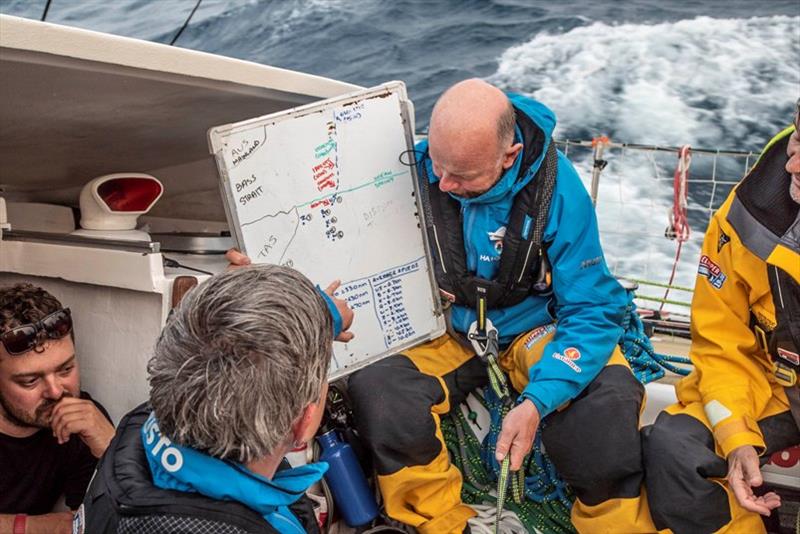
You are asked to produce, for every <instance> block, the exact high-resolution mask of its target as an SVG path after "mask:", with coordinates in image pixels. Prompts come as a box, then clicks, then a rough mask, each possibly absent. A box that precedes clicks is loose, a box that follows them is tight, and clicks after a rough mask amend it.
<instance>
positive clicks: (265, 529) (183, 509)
mask: <svg viewBox="0 0 800 534" xmlns="http://www.w3.org/2000/svg"><path fill="white" fill-rule="evenodd" d="M150 411H151V409H150V407H149V406H147V405H146V404H143V405H141V406H139V407H137V408H136V409H134V410H133V411H132V412H130V413H129V414H128V415H126V416H125V418H123V420H122V421H121V422H120V424H119V427H118V429H117V434H116V436H115V437H114V440H113V441H112V442H111V444H110V445H109V447H108V450H107V451H106V453H105V455H104V456H103V459H102V460H101V461H100V464H99V465H98V467H97V472H96V473H95V476H94V478H93V479H92V482H91V484H90V485H89V489H88V490H87V491H86V496H85V497H84V499H83V504H82V505H81V507H80V509H79V510H78V513H77V514H76V516H77V517H76V519H75V520H74V521H73V531H77V532H86V533H87V534H99V533H120V534H125V533H130V534H133V533H136V532H154V533H155V532H170V533H187V534H188V533H194V532H214V533H219V534H277V532H278V531H277V530H276V529H275V528H273V527H272V525H270V524H269V523H268V522H267V521H266V520H265V519H264V518H263V517H262V516H261V515H260V514H258V513H257V512H255V511H254V510H251V509H250V508H248V507H247V506H245V505H243V504H240V503H237V502H233V501H217V500H214V499H210V498H208V497H205V496H203V495H200V494H197V493H185V492H181V491H172V490H164V489H160V488H157V487H155V486H154V485H153V482H152V477H151V475H150V468H149V466H148V465H147V458H146V457H145V451H144V446H143V445H142V439H141V434H140V429H141V427H142V425H143V424H144V422H145V420H147V417H148V415H149V414H150ZM291 508H292V512H294V514H295V516H297V518H298V519H299V520H300V521H301V522H302V523H303V526H304V527H305V529H306V531H307V532H312V533H315V534H318V533H319V528H318V526H317V523H316V520H315V519H314V513H313V510H312V509H311V507H310V503H309V501H308V500H307V499H301V501H298V503H295V504H294V505H292V506H291Z"/></svg>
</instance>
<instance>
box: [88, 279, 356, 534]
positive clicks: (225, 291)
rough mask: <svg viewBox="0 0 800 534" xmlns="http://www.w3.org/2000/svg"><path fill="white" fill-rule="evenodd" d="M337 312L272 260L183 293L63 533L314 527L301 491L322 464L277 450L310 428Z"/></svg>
mask: <svg viewBox="0 0 800 534" xmlns="http://www.w3.org/2000/svg"><path fill="white" fill-rule="evenodd" d="M329 289H330V288H329ZM337 306H338V307H339V308H340V309H345V308H343V306H344V304H343V302H342V301H339V300H338V299H331V298H330V297H329V296H328V295H324V294H323V293H322V292H321V291H319V290H318V289H317V288H315V287H314V285H313V284H312V283H311V282H310V281H309V280H308V279H307V278H305V277H304V276H303V275H302V274H300V273H298V272H297V271H294V270H292V269H289V268H286V267H279V266H274V265H253V266H248V267H243V268H241V269H236V270H233V271H229V272H226V273H223V274H220V275H217V276H214V277H212V278H210V279H209V280H208V281H207V282H205V283H203V284H201V285H200V286H198V287H197V288H195V289H194V290H192V291H191V292H190V293H188V294H187V295H186V297H185V298H184V300H183V301H182V302H181V304H180V305H179V307H178V308H176V310H175V312H174V313H173V314H172V316H171V317H170V318H169V319H168V321H167V324H166V326H165V327H164V330H163V332H162V333H161V337H160V338H159V339H158V342H157V344H156V348H155V353H154V355H153V357H152V359H151V360H150V362H149V364H148V372H149V382H150V402H149V403H148V404H144V405H142V406H139V407H138V408H136V409H134V410H133V411H132V412H131V413H129V414H128V415H127V416H126V417H125V418H124V419H123V421H122V422H121V423H120V425H119V430H118V432H117V435H116V437H115V438H114V441H113V442H112V444H111V445H110V446H109V449H108V451H107V453H106V455H105V456H104V457H103V459H102V461H101V464H100V466H99V467H98V471H97V474H96V475H95V478H94V480H93V482H92V484H91V485H90V487H89V490H88V491H87V494H86V498H85V500H84V503H83V506H82V507H81V510H80V512H79V514H78V515H77V516H76V517H77V519H76V521H75V527H76V528H75V531H76V532H84V531H85V532H91V533H96V532H215V533H244V532H253V533H267V532H269V533H272V532H280V533H295V532H296V533H298V534H299V533H302V532H316V531H318V527H317V525H316V523H315V521H314V516H313V513H312V512H311V509H310V506H308V504H309V503H308V502H304V501H305V499H304V498H303V495H304V493H305V490H306V489H307V488H308V487H309V486H310V485H311V484H313V483H314V482H316V481H317V480H319V479H320V478H321V477H322V475H323V473H324V471H325V469H326V467H327V464H310V465H307V466H302V467H298V468H293V469H292V468H288V465H287V464H285V462H283V457H284V454H285V453H286V452H288V451H289V450H290V449H292V448H295V447H297V446H299V445H300V444H302V443H304V442H307V441H309V440H310V439H312V438H313V437H314V434H315V432H316V430H317V428H318V426H319V423H320V418H321V416H322V412H323V409H324V404H325V396H326V393H327V389H328V388H327V381H326V377H327V374H328V366H329V362H330V358H331V353H332V340H333V338H334V336H335V334H337V333H336V332H335V330H334V324H335V323H336V322H340V321H341V319H340V318H338V317H337V316H338V313H337V311H336V308H337ZM349 315H350V320H351V319H352V312H350V314H349ZM337 318H338V320H337ZM347 326H349V324H348V321H345V327H347ZM345 329H346V328H345Z"/></svg>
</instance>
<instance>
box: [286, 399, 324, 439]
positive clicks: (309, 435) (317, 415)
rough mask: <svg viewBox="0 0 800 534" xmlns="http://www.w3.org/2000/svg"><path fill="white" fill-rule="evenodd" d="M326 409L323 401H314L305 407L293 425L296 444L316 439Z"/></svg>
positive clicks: (293, 436)
mask: <svg viewBox="0 0 800 534" xmlns="http://www.w3.org/2000/svg"><path fill="white" fill-rule="evenodd" d="M324 410H325V404H324V403H323V402H312V403H311V404H309V405H308V406H306V407H305V408H303V411H302V413H301V414H300V417H298V418H297V420H296V421H295V423H294V424H293V425H292V438H293V440H294V444H300V443H307V442H309V441H311V440H312V439H314V435H315V434H316V433H317V429H318V428H319V421H320V419H321V418H322V412H323V411H324Z"/></svg>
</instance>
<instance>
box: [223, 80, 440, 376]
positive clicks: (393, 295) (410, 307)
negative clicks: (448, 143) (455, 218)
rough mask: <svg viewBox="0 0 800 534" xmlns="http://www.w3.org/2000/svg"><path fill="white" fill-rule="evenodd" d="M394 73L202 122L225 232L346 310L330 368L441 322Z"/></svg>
mask: <svg viewBox="0 0 800 534" xmlns="http://www.w3.org/2000/svg"><path fill="white" fill-rule="evenodd" d="M410 108H411V102H410V101H409V100H408V97H407V96H406V90H405V85H404V84H403V83H402V82H390V83H387V84H384V85H382V86H379V87H375V88H372V89H368V90H365V91H360V92H358V93H354V94H350V95H347V96H344V97H337V98H333V99H329V100H325V101H322V102H318V103H315V104H311V105H308V106H304V107H300V108H295V109H291V110H288V111H284V112H280V113H276V114H272V115H266V116H264V117H259V118H256V119H251V120H247V121H243V122H239V123H236V124H229V125H225V126H219V127H216V128H212V129H211V130H209V145H210V149H211V152H212V154H213V155H214V156H215V159H216V162H217V168H218V170H219V174H220V182H221V187H222V191H223V197H224V199H225V204H226V206H225V209H226V213H227V216H228V222H229V224H230V228H231V232H232V234H233V236H234V239H235V240H236V243H237V246H238V248H239V249H240V250H242V251H243V252H245V253H246V254H247V255H248V256H249V257H250V258H251V259H252V260H253V261H254V262H257V263H274V264H280V265H287V266H290V267H293V268H295V269H297V270H299V271H301V272H302V273H303V274H305V275H306V276H307V277H308V278H309V279H311V280H312V281H313V282H314V283H316V284H319V285H320V286H321V287H322V288H325V287H327V286H328V284H329V283H330V282H332V281H333V280H336V279H339V280H341V281H342V285H341V287H340V288H339V290H338V291H337V292H336V296H337V297H339V298H342V299H346V300H347V301H348V303H349V304H350V307H351V308H353V310H354V312H355V319H354V321H353V325H352V327H351V329H350V330H351V331H352V332H353V333H354V334H355V338H354V339H353V340H352V341H350V342H348V343H346V344H343V343H334V355H333V361H332V362H331V371H330V378H331V379H334V378H338V377H341V376H344V375H347V374H349V373H351V372H353V371H354V370H356V369H359V368H361V367H363V366H365V365H367V364H369V363H372V362H374V361H376V360H378V359H381V358H383V357H385V356H389V355H391V354H396V353H398V352H400V351H402V350H404V349H406V348H409V347H411V346H414V345H417V344H419V343H421V342H424V341H427V340H429V339H432V338H434V337H438V336H440V335H442V334H443V333H444V331H445V322H444V318H443V315H442V311H441V304H440V300H439V297H438V291H437V290H436V285H435V282H434V278H433V275H432V273H433V269H432V264H431V258H430V254H429V253H428V250H429V249H428V247H427V236H426V235H425V232H424V228H425V225H424V222H423V221H422V219H421V217H422V210H421V209H419V206H418V202H419V194H417V191H416V187H417V181H416V180H417V179H416V173H415V170H414V168H413V166H410V165H409V162H413V161H414V157H413V155H412V154H411V152H409V151H410V150H413V135H412V132H413V124H412V122H411V119H410V117H411V113H410Z"/></svg>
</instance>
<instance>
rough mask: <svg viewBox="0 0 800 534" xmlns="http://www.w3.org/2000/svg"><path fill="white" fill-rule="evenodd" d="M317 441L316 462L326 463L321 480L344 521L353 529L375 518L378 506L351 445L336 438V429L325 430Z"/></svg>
mask: <svg viewBox="0 0 800 534" xmlns="http://www.w3.org/2000/svg"><path fill="white" fill-rule="evenodd" d="M317 441H319V444H320V445H321V446H322V455H321V456H320V458H319V459H320V461H321V462H328V465H329V466H330V467H329V468H328V472H327V473H325V480H326V481H327V482H328V485H329V486H330V488H331V492H332V493H333V499H334V501H335V502H336V506H337V507H338V508H339V510H341V512H342V517H343V518H344V522H345V523H347V526H349V527H353V528H355V527H358V526H361V525H365V524H367V523H369V522H370V521H372V520H373V519H375V516H377V515H378V506H377V505H376V504H375V498H374V497H373V496H372V493H371V492H370V490H369V486H368V485H367V479H366V477H364V471H362V470H361V465H359V463H358V459H357V458H356V455H355V453H354V452H353V448H352V447H350V445H349V444H348V443H346V442H344V441H342V440H341V439H340V438H339V436H338V435H337V434H336V430H328V431H327V432H325V433H324V434H322V435H321V436H319V437H317Z"/></svg>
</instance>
